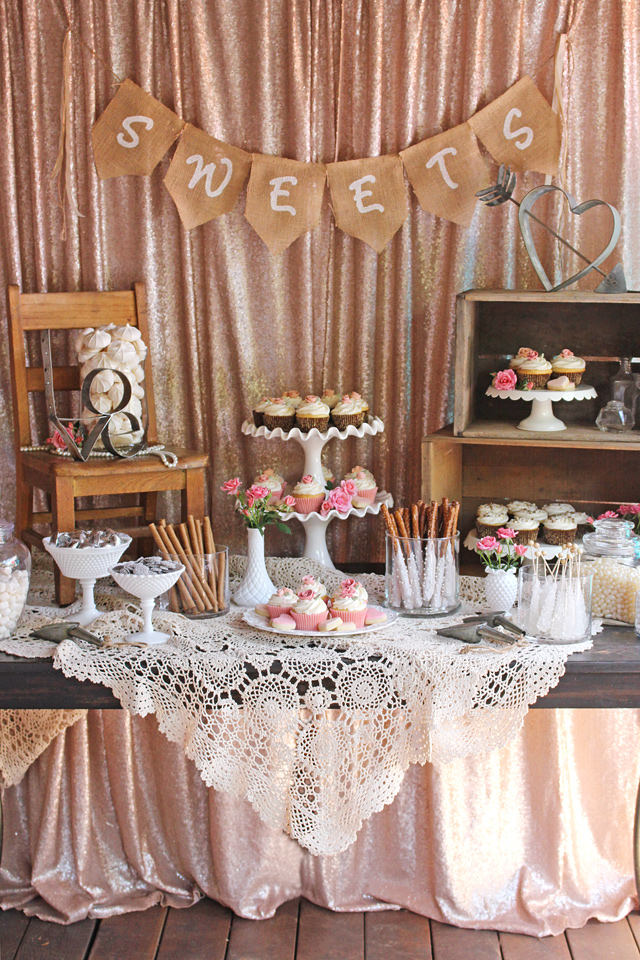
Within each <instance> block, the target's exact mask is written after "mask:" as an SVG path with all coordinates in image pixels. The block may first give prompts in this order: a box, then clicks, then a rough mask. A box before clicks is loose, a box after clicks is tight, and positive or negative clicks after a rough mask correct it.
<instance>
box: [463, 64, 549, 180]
mask: <svg viewBox="0 0 640 960" xmlns="http://www.w3.org/2000/svg"><path fill="white" fill-rule="evenodd" d="M468 123H469V126H470V127H471V129H472V130H473V132H474V133H475V135H476V136H477V137H478V139H479V140H482V142H483V144H484V145H485V147H486V148H487V150H488V151H489V153H490V154H491V156H492V157H494V159H495V160H497V161H498V163H504V164H506V166H508V167H511V169H512V170H516V171H524V170H535V171H536V172H537V173H548V174H550V175H551V176H554V175H555V174H556V173H557V172H558V164H559V161H560V143H561V140H562V127H561V124H560V118H559V117H558V115H557V114H556V113H554V112H553V110H552V109H551V107H550V106H549V104H548V103H547V101H546V100H545V98H544V97H543V96H542V94H541V93H540V91H539V90H538V88H537V87H536V85H535V84H534V82H533V80H532V79H531V78H530V77H523V78H522V80H518V82H517V83H515V84H514V85H513V86H512V87H510V88H509V89H508V90H507V92H506V93H503V94H502V96H501V97H498V99H497V100H494V101H493V103H490V104H489V106H488V107H485V108H484V110H480V111H479V113H476V114H475V116H473V117H471V119H470V120H469V121H468Z"/></svg>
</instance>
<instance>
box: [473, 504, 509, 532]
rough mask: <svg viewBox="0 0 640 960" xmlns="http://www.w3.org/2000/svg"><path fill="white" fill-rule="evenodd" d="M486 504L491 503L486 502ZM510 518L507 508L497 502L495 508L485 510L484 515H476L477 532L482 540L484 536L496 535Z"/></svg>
mask: <svg viewBox="0 0 640 960" xmlns="http://www.w3.org/2000/svg"><path fill="white" fill-rule="evenodd" d="M485 506H489V505H488V504H485ZM508 519H509V513H508V511H507V508H506V507H501V506H499V505H498V504H496V505H495V508H494V509H493V510H485V512H484V513H483V514H482V516H480V515H478V516H477V517H476V533H477V534H478V536H479V537H480V539H481V540H482V538H483V537H495V535H496V533H497V532H498V530H499V528H500V527H504V526H506V523H507V520H508Z"/></svg>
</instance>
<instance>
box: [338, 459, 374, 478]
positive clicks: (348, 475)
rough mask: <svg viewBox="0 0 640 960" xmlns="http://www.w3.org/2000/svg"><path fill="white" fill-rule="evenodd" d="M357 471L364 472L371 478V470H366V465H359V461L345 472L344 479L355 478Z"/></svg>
mask: <svg viewBox="0 0 640 960" xmlns="http://www.w3.org/2000/svg"><path fill="white" fill-rule="evenodd" d="M359 473H366V475H367V476H368V477H369V479H370V480H373V474H372V473H371V470H367V468H366V467H361V466H360V464H359V463H357V464H356V465H355V467H351V470H349V473H345V475H344V479H345V480H355V478H356V477H357V475H358V474H359Z"/></svg>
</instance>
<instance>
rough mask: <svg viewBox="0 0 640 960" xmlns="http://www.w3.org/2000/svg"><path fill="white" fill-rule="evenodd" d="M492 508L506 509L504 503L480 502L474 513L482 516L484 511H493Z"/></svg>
mask: <svg viewBox="0 0 640 960" xmlns="http://www.w3.org/2000/svg"><path fill="white" fill-rule="evenodd" d="M494 510H505V511H506V510H507V508H506V507H505V505H504V503H481V504H480V506H479V507H478V509H477V511H476V513H477V515H478V516H479V517H482V516H484V514H485V513H493V512H494Z"/></svg>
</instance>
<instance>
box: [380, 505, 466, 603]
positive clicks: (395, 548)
mask: <svg viewBox="0 0 640 960" xmlns="http://www.w3.org/2000/svg"><path fill="white" fill-rule="evenodd" d="M381 515H382V517H383V520H384V524H385V533H386V569H385V598H386V605H387V606H388V607H391V608H392V609H393V610H398V611H399V612H401V613H403V614H405V615H406V616H409V617H433V616H442V615H443V614H448V613H454V612H455V611H456V610H457V609H458V608H459V606H460V600H459V578H460V577H459V568H460V560H459V558H460V533H459V531H458V517H459V515H460V504H459V502H458V501H457V500H454V501H450V500H448V498H447V497H445V498H444V499H443V501H442V503H440V504H439V503H437V502H436V501H435V500H432V501H431V503H429V504H427V503H425V502H424V501H422V500H418V502H417V503H414V504H412V505H411V506H410V507H404V508H403V509H402V508H401V509H398V510H396V511H395V513H392V512H391V511H390V510H389V509H388V507H387V506H386V505H385V504H383V505H382V508H381Z"/></svg>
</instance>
